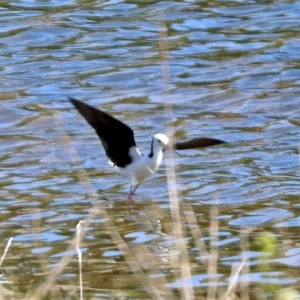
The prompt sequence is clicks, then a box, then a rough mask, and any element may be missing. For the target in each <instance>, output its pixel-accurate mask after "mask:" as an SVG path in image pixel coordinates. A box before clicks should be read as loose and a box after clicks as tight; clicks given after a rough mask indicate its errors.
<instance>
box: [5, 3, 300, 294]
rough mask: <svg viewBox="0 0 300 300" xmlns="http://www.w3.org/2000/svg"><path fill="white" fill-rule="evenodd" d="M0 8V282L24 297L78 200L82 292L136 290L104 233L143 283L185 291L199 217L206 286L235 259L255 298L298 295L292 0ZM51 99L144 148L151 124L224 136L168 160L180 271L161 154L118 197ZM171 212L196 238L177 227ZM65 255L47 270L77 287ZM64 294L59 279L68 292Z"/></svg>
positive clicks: (69, 114)
mask: <svg viewBox="0 0 300 300" xmlns="http://www.w3.org/2000/svg"><path fill="white" fill-rule="evenodd" d="M0 7H1V10H0V15H1V18H0V22H1V23H0V24H1V27H0V45H1V47H0V61H1V79H2V80H1V82H2V84H1V95H0V100H1V102H0V112H1V114H0V128H1V133H0V141H1V142H0V150H1V156H0V168H1V169H0V185H1V191H0V197H1V198H0V205H1V215H0V216H1V225H2V230H1V236H2V239H0V245H1V249H3V251H4V248H5V245H6V243H7V240H8V239H9V238H10V237H13V238H14V241H13V243H12V246H11V247H10V249H9V251H8V254H7V256H6V258H5V260H4V262H3V264H2V267H3V272H4V274H5V276H4V277H2V280H11V281H13V282H14V287H12V286H11V285H6V287H7V288H8V289H13V290H15V289H16V290H17V291H20V292H22V293H23V292H27V291H28V290H29V291H30V293H34V291H35V289H36V288H37V287H38V286H39V285H40V284H41V283H42V282H43V281H44V279H45V278H46V277H47V275H48V273H49V270H50V269H51V268H53V267H55V266H57V264H58V262H59V260H60V258H61V257H63V256H64V255H65V254H66V252H67V249H68V246H69V243H70V241H71V240H72V238H73V236H74V234H75V231H76V225H77V224H78V222H79V221H80V220H83V219H84V218H85V217H86V216H87V215H88V214H89V213H91V211H92V212H95V214H96V215H95V218H94V219H93V221H92V223H91V224H89V226H88V228H87V232H86V234H85V237H84V239H83V241H82V244H81V246H82V247H81V248H82V252H83V260H84V261H83V281H84V288H85V290H84V295H85V298H92V297H103V298H107V297H110V298H113V297H115V298H116V299H119V298H122V297H125V298H128V299H129V298H130V299H141V298H144V299H146V298H147V299H148V298H150V293H149V291H147V289H146V288H145V284H143V283H142V281H141V277H140V275H138V276H133V275H132V274H133V273H134V274H139V273H138V272H137V271H136V270H135V271H134V270H132V269H130V267H129V265H130V263H129V258H128V257H127V256H126V255H125V254H124V252H123V251H124V249H123V248H121V249H123V251H122V250H121V249H120V245H116V239H114V238H113V237H112V232H118V233H119V234H120V237H121V238H122V239H123V240H124V242H125V245H127V246H128V247H129V249H130V251H131V253H133V255H134V257H135V258H136V259H137V261H139V262H140V266H141V268H142V269H143V272H144V274H145V276H146V278H148V280H149V281H150V282H151V283H152V284H154V285H156V284H158V283H157V282H158V281H161V282H160V284H161V286H160V285H157V286H159V287H160V288H161V289H162V288H163V287H167V288H168V291H169V293H171V295H172V296H170V297H171V298H172V297H173V298H176V297H179V296H178V295H179V293H180V288H182V286H189V285H191V286H192V287H193V288H194V292H195V297H200V296H201V295H203V294H202V292H203V291H206V290H207V288H208V287H210V286H212V281H211V279H212V277H213V276H212V274H208V273H207V271H206V270H205V268H203V265H202V263H201V262H202V258H203V256H202V255H201V254H200V253H199V251H198V246H197V242H198V240H201V241H204V242H205V243H206V244H207V245H208V243H209V241H211V240H213V239H214V238H215V237H213V235H212V234H211V232H210V231H209V228H210V227H212V226H211V223H212V220H215V219H217V220H218V226H217V227H216V228H215V231H214V232H215V233H217V237H218V238H217V240H216V241H215V244H216V245H218V254H219V260H218V263H217V265H218V270H217V271H216V273H217V274H218V282H217V283H216V284H217V285H223V286H225V287H226V286H227V284H228V279H229V275H230V270H231V266H232V264H234V263H239V262H240V261H241V260H242V259H243V257H247V258H248V259H249V261H248V262H247V263H246V265H247V266H249V270H248V275H247V276H248V277H247V278H248V279H247V280H248V281H250V284H251V285H253V286H254V287H257V286H259V287H260V288H261V286H262V285H263V288H262V290H263V291H265V292H266V294H267V295H269V297H271V298H270V299H273V298H272V297H273V293H274V290H272V289H270V288H269V287H270V286H272V287H273V286H274V285H275V284H276V286H277V289H280V288H282V287H290V286H293V287H296V289H298V291H299V289H300V288H299V287H300V284H299V279H298V277H299V276H298V275H297V274H299V267H300V248H299V242H300V240H299V226H300V218H299V209H300V204H299V126H300V121H299V115H300V108H299V107H300V105H299V104H300V100H299V92H300V80H299V78H300V68H299V51H300V38H299V30H300V2H299V1H280V2H276V3H272V2H262V1H256V2H254V1H250V2H242V1H238V2H222V1H213V2H211V1H210V2H207V3H206V2H195V1H180V2H167V1H166V2H165V1H161V2H160V1H145V2H142V1H106V2H103V3H101V2H97V1H79V0H78V1H63V2H61V1H54V0H53V1H51V0H50V1H27V2H26V1H11V2H10V4H7V3H6V4H0ZM165 28H167V33H165V31H164V30H165ZM163 36H166V37H165V38H162V37H163ZM67 96H72V97H75V98H78V99H81V100H83V101H86V102H87V103H89V104H91V105H94V106H96V107H98V108H101V109H103V110H105V111H107V112H109V113H111V114H113V115H114V116H116V117H118V118H119V119H121V120H122V121H124V122H126V123H127V124H128V125H130V126H131V127H132V128H133V129H134V131H135V136H136V140H137V141H138V145H139V147H140V149H141V151H142V152H145V153H147V151H149V147H150V141H151V136H152V135H153V134H155V133H157V132H165V131H166V128H172V130H174V132H175V136H176V137H178V138H180V139H187V138H194V137H197V136H207V137H214V138H218V139H222V140H225V141H227V142H228V144H224V145H220V146H216V147H212V148H207V149H203V150H190V151H185V152H182V153H180V156H179V157H175V160H176V166H175V170H176V175H177V178H176V187H177V189H178V192H179V199H180V201H181V202H180V203H181V209H180V211H181V221H182V225H183V227H184V228H183V232H184V235H185V236H186V237H185V242H186V253H187V256H188V258H189V261H190V267H191V278H184V277H183V276H182V274H180V272H179V271H178V270H174V266H176V264H174V262H172V261H173V260H174V257H175V258H177V257H178V253H180V251H181V250H182V249H181V250H180V249H179V248H178V244H177V238H175V237H176V235H177V234H179V233H178V232H176V233H174V232H172V224H174V222H173V221H172V215H171V213H170V202H169V193H168V184H167V178H166V171H167V170H169V169H170V165H171V164H172V160H171V159H170V155H168V154H167V155H166V156H167V157H166V159H165V163H164V164H163V166H162V167H161V168H160V169H159V171H158V172H157V174H156V175H155V176H153V177H151V178H149V179H148V180H147V181H146V182H145V183H144V184H143V185H142V186H141V187H140V188H139V189H138V192H137V194H136V196H135V200H136V204H135V205H134V206H133V207H131V206H129V205H128V204H126V202H125V200H126V197H127V193H128V189H129V185H128V184H127V183H126V181H124V180H123V179H121V177H120V176H119V175H118V174H117V173H116V172H115V170H114V169H113V168H112V167H111V166H110V165H108V164H107V158H106V156H105V154H104V150H103V148H102V145H101V144H100V141H99V140H98V138H97V136H96V135H95V133H94V132H93V130H92V129H91V128H90V127H89V126H88V125H87V124H86V122H85V121H84V120H83V119H82V117H81V116H79V115H78V113H77V112H76V111H75V110H74V109H73V108H72V106H71V105H70V103H69V102H68V100H67ZM165 103H171V104H172V112H171V115H170V112H169V111H167V112H166V111H165ZM77 155H78V157H79V158H80V162H78V158H77ZM85 181H88V182H85ZM89 184H91V185H92V187H90V186H89ZM93 191H95V193H96V194H97V196H96V198H94V200H92V198H91V197H92V196H91V195H90V194H89V193H90V192H91V193H93ZM93 204H94V206H92V205H93ZM99 205H101V207H100V210H99V211H97V210H96V208H97V209H99ZM91 208H92V209H91ZM94 209H95V211H93V210H94ZM104 209H105V212H106V213H107V215H105V214H104V213H103V210H104ZM214 209H218V212H217V215H218V216H217V217H216V218H215V217H214V216H215V215H214ZM212 214H213V215H212ZM187 215H193V216H194V217H195V220H196V224H194V225H195V226H194V227H196V228H200V229H201V231H202V234H203V235H204V237H202V238H201V237H195V236H194V235H193V234H192V233H193V231H192V228H193V224H191V223H189V221H188V217H187ZM173 217H174V216H173ZM107 218H108V219H107ZM107 220H109V222H108V221H107ZM108 226H113V227H111V228H110V227H108ZM268 233H270V234H272V235H273V237H275V241H274V242H272V243H274V244H275V245H277V246H276V247H277V250H276V251H275V253H274V255H273V256H272V257H268V258H267V259H266V261H267V263H268V264H269V269H267V270H265V269H263V268H261V267H260V266H261V250H262V248H261V247H260V246H257V245H256V244H255V241H257V240H259V239H260V238H261V239H263V240H264V236H265V235H267V234H268ZM248 237H249V242H246V241H247V240H248ZM267 240H268V239H267ZM247 243H248V244H247ZM272 243H271V242H270V244H272ZM241 244H242V245H244V244H245V245H248V247H247V246H243V247H244V248H242V249H241ZM147 251H148V252H147ZM74 254H75V257H73V258H72V259H71V263H69V265H68V267H67V268H66V269H64V270H63V271H62V273H61V274H60V275H59V276H58V277H57V280H56V282H57V283H58V284H59V287H60V293H61V294H59V295H57V294H55V295H56V297H57V298H59V296H60V295H62V296H64V295H70V294H71V290H72V289H74V286H75V287H77V286H78V280H79V278H78V265H77V258H76V253H75V252H74ZM143 255H144V256H143ZM149 257H151V258H152V259H153V261H150V260H149ZM178 265H180V264H177V266H178ZM243 276H246V275H245V274H244V275H243ZM243 276H241V277H240V281H241V282H242V281H245V280H244V277H243ZM164 280H165V283H163V282H164ZM264 285H265V286H264ZM73 292H74V291H73V290H72V293H73ZM268 293H269V294H268ZM204 294H205V293H204ZM72 295H73V294H72ZM78 295H79V292H78V290H76V289H75V292H74V295H73V296H72V297H74V299H77V298H76V297H78ZM270 295H271V296H270ZM173 298H172V299H173ZM165 299H167V298H165Z"/></svg>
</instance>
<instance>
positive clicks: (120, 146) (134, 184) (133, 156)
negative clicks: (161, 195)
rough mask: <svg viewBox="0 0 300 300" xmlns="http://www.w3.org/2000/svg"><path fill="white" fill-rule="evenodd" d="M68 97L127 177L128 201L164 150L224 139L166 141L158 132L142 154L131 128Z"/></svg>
mask: <svg viewBox="0 0 300 300" xmlns="http://www.w3.org/2000/svg"><path fill="white" fill-rule="evenodd" d="M69 101H70V102H71V103H72V104H73V106H74V107H75V108H76V109H77V110H78V112H79V113H80V114H81V115H82V116H83V118H84V119H85V120H86V121H87V123H88V124H90V126H91V127H92V128H93V129H94V130H95V132H96V134H97V135H98V137H99V138H100V140H101V142H102V145H103V148H104V150H105V153H106V155H107V157H108V158H109V159H110V161H109V163H110V164H112V165H113V166H115V167H117V168H118V169H119V172H120V174H121V175H122V176H123V177H125V178H126V179H128V180H129V181H130V184H131V185H130V191H129V195H128V201H129V203H134V200H133V195H134V193H135V192H136V190H137V188H138V187H139V185H140V184H141V183H142V182H143V181H144V180H145V179H146V178H147V177H148V176H150V175H152V174H153V173H155V172H156V170H157V169H158V167H159V166H160V164H161V162H162V159H163V151H165V150H174V151H175V150H186V149H194V148H202V147H208V146H213V145H217V144H222V143H225V142H224V141H222V140H218V139H213V138H204V137H200V138H193V139H191V140H188V141H184V142H177V143H173V144H171V143H170V139H169V138H168V137H167V136H166V135H165V134H162V133H157V134H155V135H154V136H153V137H152V140H151V145H150V153H149V154H148V155H143V154H142V153H141V152H140V150H139V148H138V147H137V144H136V142H135V138H134V132H133V130H132V129H131V128H130V127H129V126H128V125H126V124H125V123H123V122H121V121H120V120H118V119H116V118H114V117H113V116H111V115H110V114H108V113H106V112H104V111H102V110H100V109H97V108H95V107H93V106H91V105H88V104H86V103H84V102H82V101H80V100H76V99H74V98H72V97H69Z"/></svg>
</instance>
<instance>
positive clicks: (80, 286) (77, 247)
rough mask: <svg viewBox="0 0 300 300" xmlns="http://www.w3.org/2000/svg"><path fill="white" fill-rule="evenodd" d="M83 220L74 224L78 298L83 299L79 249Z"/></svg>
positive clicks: (80, 253)
mask: <svg viewBox="0 0 300 300" xmlns="http://www.w3.org/2000/svg"><path fill="white" fill-rule="evenodd" d="M83 223H84V221H79V222H78V224H77V226H76V237H77V244H76V251H77V255H78V269H79V288H80V300H83V286H82V252H81V250H80V236H81V232H82V224H83Z"/></svg>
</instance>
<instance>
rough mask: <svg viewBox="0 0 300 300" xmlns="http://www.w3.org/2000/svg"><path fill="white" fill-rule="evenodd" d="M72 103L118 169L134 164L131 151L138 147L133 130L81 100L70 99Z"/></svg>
mask: <svg viewBox="0 0 300 300" xmlns="http://www.w3.org/2000/svg"><path fill="white" fill-rule="evenodd" d="M69 99H70V101H71V103H72V104H73V105H74V106H75V108H76V109H77V110H78V111H79V112H80V114H81V115H82V116H83V117H84V118H85V120H86V121H87V122H88V123H89V124H90V125H91V126H92V127H93V128H94V129H95V131H96V133H97V135H98V136H99V138H100V140H101V142H102V145H103V147H104V149H105V152H106V155H107V157H108V158H109V159H110V160H111V161H112V163H113V164H114V165H116V166H117V167H123V168H124V167H125V166H126V165H128V164H130V163H131V162H132V158H131V157H130V156H129V149H130V148H131V147H133V146H136V143H135V140H134V133H133V130H132V129H131V128H130V127H129V126H127V125H126V124H124V123H123V122H121V121H119V120H118V119H116V118H114V117H112V116H110V115H109V114H107V113H105V112H103V111H101V110H99V109H97V108H95V107H92V106H90V105H88V104H85V103H83V102H81V101H79V100H76V99H73V98H69Z"/></svg>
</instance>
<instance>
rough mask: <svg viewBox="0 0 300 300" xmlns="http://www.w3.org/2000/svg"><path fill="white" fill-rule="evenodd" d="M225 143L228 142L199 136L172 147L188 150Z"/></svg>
mask: <svg viewBox="0 0 300 300" xmlns="http://www.w3.org/2000/svg"><path fill="white" fill-rule="evenodd" d="M224 143H226V142H224V141H221V140H218V139H211V138H206V137H199V138H194V139H191V140H188V141H184V142H178V143H175V144H174V145H173V147H172V148H173V149H174V150H187V149H197V148H204V147H209V146H214V145H218V144H224Z"/></svg>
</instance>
